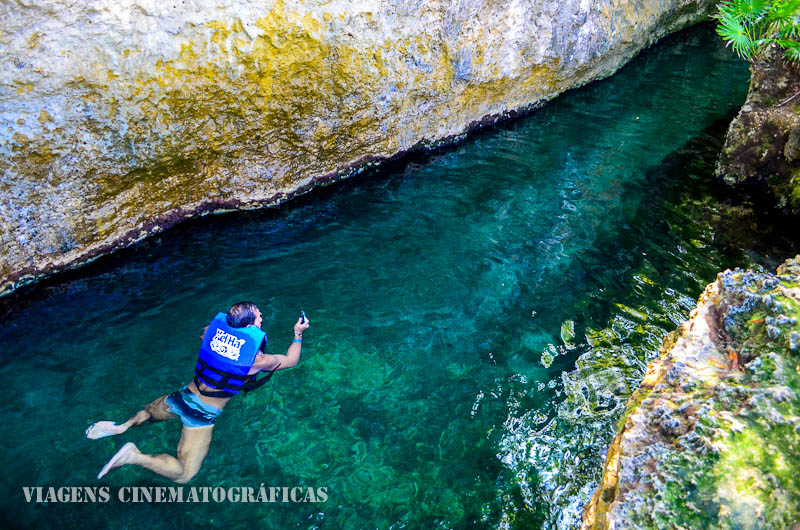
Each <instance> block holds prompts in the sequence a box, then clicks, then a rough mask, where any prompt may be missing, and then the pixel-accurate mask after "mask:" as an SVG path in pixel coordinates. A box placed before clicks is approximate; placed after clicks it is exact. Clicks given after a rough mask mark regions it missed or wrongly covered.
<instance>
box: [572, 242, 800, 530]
mask: <svg viewBox="0 0 800 530" xmlns="http://www.w3.org/2000/svg"><path fill="white" fill-rule="evenodd" d="M798 318H800V256H798V257H796V258H794V259H791V260H787V261H786V262H785V263H784V264H783V265H782V266H781V267H779V268H778V271H777V274H769V273H765V272H752V271H741V270H738V269H737V270H734V271H730V270H728V271H725V272H723V273H721V274H720V275H719V276H718V278H717V281H716V282H714V283H712V284H710V285H709V286H708V287H707V288H706V290H705V292H704V293H703V294H702V295H701V296H700V300H699V303H698V305H697V308H696V309H695V310H694V311H693V312H692V313H691V316H690V319H689V320H688V321H687V322H686V323H684V324H683V325H682V326H681V327H680V328H679V330H678V331H677V332H675V333H673V334H672V335H670V336H669V337H668V338H667V339H666V340H665V342H664V346H663V348H662V353H661V357H660V358H659V359H657V360H655V361H654V362H653V363H651V365H650V367H649V368H648V372H647V375H646V376H645V379H644V381H643V382H642V385H641V387H640V389H639V390H638V391H637V392H636V393H635V394H634V395H633V397H632V398H631V400H630V402H629V403H628V411H627V414H626V417H625V418H624V420H623V421H624V428H623V429H622V431H621V432H620V434H619V435H618V436H617V438H616V439H615V440H614V443H613V444H612V446H611V448H610V449H609V451H608V458H607V461H606V467H605V474H604V477H603V480H602V483H601V485H600V487H599V488H598V490H597V491H596V493H595V495H594V497H593V499H592V502H591V503H590V504H589V506H587V508H586V510H585V512H584V524H583V528H584V529H589V528H592V529H596V528H603V529H605V528H616V529H621V528H637V529H638V528H739V529H750V528H752V529H762V528H791V527H793V525H794V524H796V523H798V522H800V482H798V477H799V476H800V459H798V458H797V455H798V454H800V397H799V395H798V392H800V324H798Z"/></svg>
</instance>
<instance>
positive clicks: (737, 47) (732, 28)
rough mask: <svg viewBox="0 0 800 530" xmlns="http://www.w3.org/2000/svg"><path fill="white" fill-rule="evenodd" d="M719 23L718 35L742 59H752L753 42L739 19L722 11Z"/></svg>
mask: <svg viewBox="0 0 800 530" xmlns="http://www.w3.org/2000/svg"><path fill="white" fill-rule="evenodd" d="M719 22H720V23H719V26H717V34H719V36H720V37H722V38H723V39H724V40H726V41H727V42H728V44H730V46H731V48H733V51H734V52H736V53H737V54H738V55H739V56H740V57H744V58H745V59H750V58H751V57H752V55H753V41H752V40H751V39H750V36H749V35H748V33H747V31H746V29H745V27H744V25H743V24H742V23H741V22H739V19H738V18H736V17H735V16H733V15H732V14H731V13H725V12H722V11H720V17H719Z"/></svg>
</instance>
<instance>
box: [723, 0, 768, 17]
mask: <svg viewBox="0 0 800 530" xmlns="http://www.w3.org/2000/svg"><path fill="white" fill-rule="evenodd" d="M732 4H733V6H734V8H735V9H736V12H737V14H738V15H739V17H740V18H743V19H746V20H752V21H755V20H758V19H760V18H762V17H764V16H765V15H766V14H767V13H768V12H769V10H770V8H771V7H772V6H771V5H770V3H769V2H768V1H767V0H733V2H732Z"/></svg>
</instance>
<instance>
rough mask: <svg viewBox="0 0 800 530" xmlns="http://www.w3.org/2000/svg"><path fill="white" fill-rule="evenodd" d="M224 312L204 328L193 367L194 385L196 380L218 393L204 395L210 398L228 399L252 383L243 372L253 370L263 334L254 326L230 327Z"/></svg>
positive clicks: (265, 340)
mask: <svg viewBox="0 0 800 530" xmlns="http://www.w3.org/2000/svg"><path fill="white" fill-rule="evenodd" d="M225 316H226V315H225V313H218V314H217V316H215V317H214V320H212V321H211V324H209V325H208V330H206V334H205V335H204V336H203V345H202V346H201V347H200V353H199V354H198V357H197V365H196V366H195V369H194V371H195V374H196V375H195V384H196V385H197V387H198V390H200V385H199V381H202V382H203V383H205V384H206V385H208V386H210V387H211V388H214V389H216V390H218V391H219V392H204V391H202V390H201V391H200V393H201V394H204V395H207V396H211V397H231V396H235V395H236V394H238V393H239V392H241V391H242V390H243V389H244V388H243V387H244V385H245V383H247V382H248V381H250V380H252V379H253V377H252V376H248V375H247V372H249V371H250V368H252V367H253V362H254V361H255V360H256V354H257V353H258V350H259V349H261V344H262V342H263V343H264V344H266V342H267V334H266V333H264V332H263V331H261V330H260V329H259V328H257V327H255V326H247V327H244V328H234V327H232V326H230V325H228V322H227V320H226V319H225Z"/></svg>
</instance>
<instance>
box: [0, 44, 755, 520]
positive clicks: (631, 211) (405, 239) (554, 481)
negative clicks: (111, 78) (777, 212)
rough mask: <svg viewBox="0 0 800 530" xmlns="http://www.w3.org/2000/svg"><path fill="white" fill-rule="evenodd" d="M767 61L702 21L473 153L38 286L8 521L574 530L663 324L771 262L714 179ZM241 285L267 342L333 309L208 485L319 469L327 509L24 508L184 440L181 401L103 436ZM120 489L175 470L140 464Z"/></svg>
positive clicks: (9, 394) (237, 217)
mask: <svg viewBox="0 0 800 530" xmlns="http://www.w3.org/2000/svg"><path fill="white" fill-rule="evenodd" d="M747 80H748V73H747V69H746V66H745V65H744V64H743V63H741V62H740V61H738V60H735V59H734V58H733V56H732V55H731V54H730V53H729V51H727V50H725V49H724V47H723V46H721V44H720V43H719V42H718V41H717V39H716V38H715V36H714V35H713V33H712V32H711V31H710V30H709V29H708V28H701V29H695V30H692V31H690V32H687V33H683V34H681V35H680V36H677V37H673V38H670V39H668V40H667V41H665V42H663V43H662V44H660V45H658V46H657V47H655V48H653V49H651V50H649V51H647V52H645V53H643V54H642V55H641V56H640V57H638V58H637V59H636V60H634V61H633V62H632V63H631V64H630V65H628V66H627V67H626V68H625V69H623V70H622V71H621V72H619V73H618V74H617V75H615V76H614V77H613V78H611V79H609V80H606V81H603V82H599V83H595V84H592V85H591V86H589V87H586V88H584V89H580V90H577V91H572V92H570V93H568V94H566V95H564V96H562V97H560V98H558V99H557V100H556V101H553V102H551V103H549V104H548V105H547V106H545V107H544V108H542V109H540V110H538V111H536V112H535V113H533V114H532V115H531V116H529V117H527V118H524V119H521V120H517V121H514V122H512V123H507V124H505V125H503V126H500V127H495V128H492V129H490V130H486V131H483V132H480V133H477V134H474V135H471V136H470V137H469V138H468V139H466V140H465V141H463V142H461V143H460V144H458V145H457V146H454V147H450V148H446V149H442V150H439V151H436V152H433V153H427V154H418V155H415V156H412V157H410V158H407V159H406V160H404V161H403V162H401V163H397V164H394V165H392V166H390V167H385V168H383V169H381V170H380V171H377V172H372V173H370V174H368V175H365V176H361V177H358V178H356V179H353V180H351V181H347V182H343V183H339V184H337V185H336V186H333V187H331V188H328V189H325V190H318V191H316V192H314V193H313V194H312V195H311V196H310V197H307V198H303V199H301V200H298V201H295V202H294V203H292V204H289V205H287V206H286V207H283V208H281V209H278V210H273V211H267V212H260V213H254V214H252V213H251V214H232V215H226V216H221V217H217V218H213V219H203V220H199V221H195V222H191V223H188V224H185V225H183V226H180V227H178V228H176V229H174V230H171V231H169V232H167V233H165V234H163V235H162V236H160V237H157V238H155V239H151V240H148V241H146V242H144V243H142V244H140V245H138V246H137V247H135V248H133V249H129V250H127V251H124V252H121V253H118V254H116V255H114V256H112V257H109V258H106V259H103V260H100V261H99V262H97V263H95V264H93V265H91V266H89V267H86V268H84V269H82V270H81V271H79V273H78V274H72V275H70V276H68V277H62V278H60V279H57V280H56V281H55V282H49V283H48V285H44V286H41V287H39V288H37V289H33V290H28V291H27V292H26V293H24V296H23V297H22V299H20V298H19V297H17V298H16V299H15V301H14V302H13V304H14V307H13V310H12V311H10V312H7V313H6V315H5V316H4V317H3V318H2V320H0V352H1V353H0V354H1V355H2V359H3V363H2V367H0V377H1V378H2V380H3V381H4V385H3V386H4V389H5V392H4V399H3V401H2V405H0V411H1V412H0V414H1V415H2V416H0V417H2V430H0V449H1V450H2V455H3V456H2V459H3V467H4V473H3V474H2V478H0V504H2V510H1V511H2V516H0V517H2V519H0V522H2V523H3V526H4V527H9V526H39V527H48V526H49V527H58V528H65V527H66V528H78V527H81V528H106V527H109V526H110V527H113V528H125V527H131V528H205V527H208V526H209V525H210V526H220V527H221V526H226V527H229V528H245V527H253V526H254V525H255V527H258V528H275V529H285V528H348V529H356V528H381V529H383V528H390V527H391V528H395V529H399V528H497V527H510V528H542V527H550V528H567V527H570V526H574V525H575V524H577V521H578V520H579V518H580V511H581V509H582V507H583V504H584V503H585V502H586V500H587V499H588V497H589V496H590V495H591V492H592V490H593V488H594V486H595V484H596V480H597V479H598V477H599V473H600V466H601V464H602V461H603V458H604V451H605V447H606V445H607V443H608V441H609V440H610V439H611V437H612V436H613V432H614V421H615V420H616V419H617V418H618V417H619V415H620V413H621V411H622V407H623V406H624V401H625V399H626V398H627V397H628V395H629V394H630V392H631V391H632V390H633V389H634V388H635V386H636V384H638V379H639V378H640V377H641V375H642V373H643V370H644V367H645V364H646V362H647V360H648V359H649V358H651V357H652V356H653V355H654V354H655V352H656V351H657V350H658V346H659V343H660V340H661V338H662V337H663V335H664V334H665V333H666V332H667V331H669V330H671V329H673V328H674V327H675V325H676V324H677V323H678V322H679V321H681V320H682V319H684V318H686V316H687V315H688V312H689V310H690V309H691V307H693V305H694V299H695V298H696V296H697V295H698V294H699V293H700V291H701V290H702V288H703V286H704V285H705V284H706V283H707V282H709V281H711V280H713V278H714V276H715V274H716V272H717V271H718V270H722V269H724V268H726V267H730V266H734V265H742V264H748V263H751V262H756V263H765V264H770V258H769V256H766V255H765V254H766V251H764V250H763V249H762V250H759V249H753V250H752V251H750V252H737V251H733V252H727V253H723V252H722V251H721V250H720V248H718V246H715V243H714V241H715V240H719V239H720V234H718V233H717V232H716V230H717V229H716V228H714V225H712V223H710V222H707V221H706V218H708V219H711V218H712V217H714V216H717V217H719V216H722V215H724V214H723V213H722V212H718V211H716V210H715V208H716V207H715V206H714V204H715V202H714V198H713V196H712V192H711V191H710V188H709V184H708V182H709V180H710V176H709V171H710V169H711V160H712V157H713V155H709V153H713V149H714V148H715V147H716V143H715V142H718V139H719V135H721V134H722V130H723V129H720V128H719V126H718V127H717V129H715V130H714V131H715V132H712V133H709V132H708V131H707V129H708V128H709V127H710V126H711V125H712V124H714V123H715V122H717V121H718V120H720V119H723V118H726V117H727V118H730V116H731V112H732V111H733V110H735V109H736V107H737V106H738V105H741V103H742V102H743V100H744V97H745V94H746V90H747ZM704 131H705V132H704ZM715 135H716V136H715ZM698 137H699V139H697V138H698ZM693 138H696V139H697V140H696V141H695V142H694V143H692V144H690V145H689V146H688V147H686V144H687V142H688V141H689V140H690V139H693ZM681 148H683V150H681V151H678V152H677V153H674V152H675V151H676V150H679V149H681ZM671 153H672V155H671V156H669V157H668V155H670V154H671ZM756 246H757V245H756ZM239 299H249V300H253V301H256V302H257V303H259V305H260V307H261V309H262V312H263V314H264V329H265V330H266V331H267V332H268V334H269V337H270V344H271V351H272V352H273V353H283V351H285V348H286V347H287V346H288V344H289V342H290V340H291V327H292V324H293V322H294V320H295V319H296V318H297V315H298V313H299V310H300V309H304V310H305V311H306V312H307V313H308V315H309V317H310V319H311V320H312V323H313V324H312V328H311V330H310V331H309V332H308V333H307V336H306V337H307V338H306V341H305V345H304V352H303V359H302V361H301V364H300V365H299V366H298V367H297V368H295V369H293V370H290V371H287V372H281V373H279V374H277V375H276V376H275V377H274V378H273V382H272V383H271V384H270V386H268V387H266V388H264V389H262V390H261V391H259V392H258V393H254V394H251V395H249V396H247V397H244V398H239V399H236V400H235V401H233V402H232V403H231V404H230V405H229V406H228V408H227V409H226V410H225V412H224V413H223V415H222V416H221V418H220V420H219V422H218V424H217V427H216V429H215V434H214V441H213V443H212V446H211V451H210V454H209V456H208V458H207V460H206V462H205V465H204V468H203V470H202V471H201V473H200V474H199V475H198V476H197V477H196V478H195V480H194V481H193V483H192V485H196V486H222V487H229V486H252V487H258V486H259V485H260V484H262V483H263V484H266V485H271V486H296V485H310V486H313V487H322V486H324V487H327V488H328V493H329V496H330V498H329V500H328V502H327V503H325V504H318V505H304V504H264V505H248V504H235V505H234V504H214V503H211V504H207V505H204V504H157V503H152V504H149V503H144V504H132V503H131V504H125V503H120V502H114V501H112V502H109V503H108V504H102V505H99V504H50V505H32V504H25V503H24V501H23V496H22V489H21V488H22V486H26V485H27V486H33V485H46V486H48V485H54V486H63V485H99V484H101V483H100V482H98V481H96V480H95V478H94V477H95V476H96V474H97V472H98V470H99V469H100V467H102V465H103V464H104V463H105V461H106V460H107V459H108V458H109V457H110V456H111V455H112V454H113V453H114V451H115V450H116V449H117V448H118V447H120V446H121V445H122V443H124V442H125V441H134V442H136V443H137V444H138V445H139V447H140V448H141V449H142V450H143V451H145V452H152V453H159V452H169V453H173V454H174V451H175V446H176V444H177V441H178V437H179V431H180V428H179V427H180V426H179V424H178V423H175V422H167V423H158V424H152V425H145V426H143V427H139V428H136V429H133V430H131V431H129V432H128V433H126V434H124V435H123V436H120V437H116V438H113V437H112V438H107V439H103V440H98V441H88V440H86V439H84V437H83V432H84V430H85V428H86V427H87V425H89V423H91V422H92V421H94V420H97V419H104V418H107V419H115V420H122V419H125V418H127V417H128V416H129V415H130V414H132V413H134V412H135V411H136V410H138V408H139V407H140V406H141V405H142V404H144V403H146V402H148V401H150V400H152V399H154V398H156V397H158V396H159V395H162V394H164V393H168V392H171V391H173V390H174V389H176V388H178V387H179V386H180V385H182V384H184V383H186V382H188V381H189V380H190V378H191V375H192V369H193V365H194V359H195V356H196V351H197V348H198V345H199V334H200V331H201V329H202V328H203V326H204V325H205V324H206V323H207V322H208V321H209V320H210V318H211V317H212V316H213V315H214V314H215V313H216V312H217V311H219V310H224V309H225V308H226V307H227V306H228V305H229V304H230V303H232V302H234V301H237V300H239ZM6 303H7V305H8V304H9V303H10V302H8V301H7V302H6ZM568 321H572V322H574V329H575V332H576V333H575V334H576V336H575V339H574V341H571V342H572V343H573V344H572V345H566V344H564V342H563V341H562V338H561V336H560V335H561V329H562V326H563V327H567V326H569V324H565V323H566V322H568ZM545 351H549V352H551V353H552V354H554V357H555V358H554V360H553V362H552V364H550V366H549V367H545V366H544V365H543V363H542V354H543V352H545ZM544 364H549V363H547V360H546V359H545V363H544ZM102 484H105V485H109V486H111V487H112V493H114V492H115V491H116V489H117V488H119V487H122V486H127V485H167V484H168V481H166V480H162V479H160V478H157V477H155V476H154V475H151V474H150V473H149V472H147V471H144V470H142V469H140V468H132V467H126V468H123V469H120V470H116V471H114V472H113V473H112V474H111V475H110V476H109V477H108V478H107V479H106V480H104V481H102Z"/></svg>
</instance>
